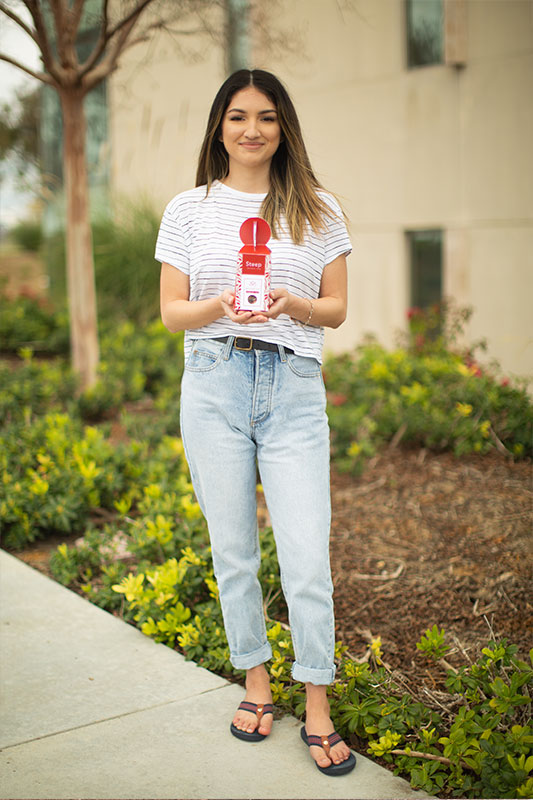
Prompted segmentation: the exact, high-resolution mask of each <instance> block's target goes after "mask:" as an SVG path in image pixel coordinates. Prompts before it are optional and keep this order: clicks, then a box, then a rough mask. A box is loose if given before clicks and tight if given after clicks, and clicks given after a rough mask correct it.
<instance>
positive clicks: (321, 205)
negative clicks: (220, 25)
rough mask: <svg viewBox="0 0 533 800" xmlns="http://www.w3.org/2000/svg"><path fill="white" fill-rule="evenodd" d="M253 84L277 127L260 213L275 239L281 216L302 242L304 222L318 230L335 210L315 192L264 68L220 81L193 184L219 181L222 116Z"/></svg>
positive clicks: (287, 101)
mask: <svg viewBox="0 0 533 800" xmlns="http://www.w3.org/2000/svg"><path fill="white" fill-rule="evenodd" d="M249 86H253V87H254V88H255V89H257V90H258V91H259V92H262V93H263V94H264V95H266V96H267V97H268V99H269V100H270V101H271V103H273V104H274V106H275V108H276V111H277V114H278V120H279V125H280V130H281V141H280V144H279V147H278V149H277V150H276V152H275V154H274V156H273V158H272V162H271V165H270V189H269V191H268V194H267V196H266V197H265V199H264V200H263V205H262V206H261V216H262V217H264V219H266V221H267V222H268V223H269V225H270V227H271V228H272V234H273V236H274V237H275V238H278V233H279V225H280V219H281V215H282V214H284V215H285V219H286V221H287V225H288V227H289V231H290V234H291V237H292V240H293V241H294V242H295V243H296V244H302V242H303V239H304V234H305V230H306V226H307V225H310V226H311V228H312V230H313V231H314V232H315V233H320V232H321V231H323V230H324V228H325V225H326V219H327V218H328V217H329V218H334V217H335V216H336V214H335V212H334V211H333V210H332V209H331V208H330V206H329V205H328V204H327V203H326V202H325V200H323V199H322V198H321V197H320V196H319V195H318V194H317V189H323V188H324V187H323V186H321V184H320V183H319V182H318V180H317V179H316V177H315V174H314V173H313V170H312V167H311V163H310V161H309V156H308V155H307V150H306V149H305V144H304V140H303V137H302V131H301V128H300V123H299V121H298V116H297V114H296V110H295V108H294V105H293V102H292V100H291V98H290V97H289V95H288V93H287V90H286V89H285V87H284V86H283V85H282V83H281V82H280V81H279V80H278V78H276V77H275V75H272V73H270V72H265V71H264V70H261V69H252V70H248V69H241V70H238V71H237V72H234V73H233V75H230V76H229V78H228V79H227V80H226V81H225V82H224V83H223V84H222V86H221V87H220V89H219V90H218V93H217V95H216V97H215V99H214V101H213V105H212V106H211V111H210V112H209V118H208V121H207V129H206V133H205V137H204V141H203V143H202V149H201V151H200V157H199V159H198V170H197V172H196V186H203V185H204V184H205V185H207V191H208V192H209V189H210V188H211V184H212V183H213V181H215V180H220V181H223V180H224V178H225V177H226V176H227V175H228V172H229V159H228V154H227V152H226V149H225V147H224V145H223V143H222V142H221V141H220V137H221V134H222V120H223V118H224V114H225V113H226V111H227V109H228V108H229V105H230V103H231V100H232V98H233V97H234V95H235V94H236V93H237V92H239V91H241V89H246V88H247V87H249Z"/></svg>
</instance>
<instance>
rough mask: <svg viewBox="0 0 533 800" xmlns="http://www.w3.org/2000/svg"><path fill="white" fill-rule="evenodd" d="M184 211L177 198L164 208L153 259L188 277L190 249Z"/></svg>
mask: <svg viewBox="0 0 533 800" xmlns="http://www.w3.org/2000/svg"><path fill="white" fill-rule="evenodd" d="M185 210H186V206H185V205H184V203H183V201H181V202H180V200H179V197H176V198H174V200H171V201H170V203H169V204H168V205H167V207H166V208H165V212H164V214H163V218H162V220H161V225H160V227H159V233H158V236H157V243H156V247H155V258H156V260H157V261H161V263H163V261H165V262H166V263H167V264H170V265H171V266H173V267H176V268H177V269H179V270H181V272H184V273H185V274H186V275H188V274H189V272H190V261H189V252H190V248H189V230H188V224H187V220H186V214H185Z"/></svg>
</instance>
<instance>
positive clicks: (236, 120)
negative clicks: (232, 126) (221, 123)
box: [230, 117, 243, 122]
mask: <svg viewBox="0 0 533 800" xmlns="http://www.w3.org/2000/svg"><path fill="white" fill-rule="evenodd" d="M242 119H243V117H230V121H231V122H240V121H241V120H242Z"/></svg>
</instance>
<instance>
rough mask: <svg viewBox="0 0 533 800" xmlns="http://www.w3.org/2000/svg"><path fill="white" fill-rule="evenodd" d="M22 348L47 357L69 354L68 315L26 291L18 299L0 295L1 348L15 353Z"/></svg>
mask: <svg viewBox="0 0 533 800" xmlns="http://www.w3.org/2000/svg"><path fill="white" fill-rule="evenodd" d="M21 347H31V348H32V350H34V351H39V352H43V353H47V354H58V353H67V352H68V350H69V324H68V314H67V312H66V311H56V310H55V309H54V308H53V306H52V305H51V304H50V303H49V302H48V301H47V300H45V299H44V298H41V297H37V296H34V295H32V294H28V293H27V292H26V293H25V294H21V295H19V296H18V297H17V298H15V299H12V298H8V297H7V296H6V294H5V293H4V292H0V349H1V350H2V351H3V352H7V353H16V352H17V351H18V350H19V349H20V348H21Z"/></svg>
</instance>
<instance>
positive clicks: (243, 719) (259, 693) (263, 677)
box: [233, 664, 273, 736]
mask: <svg viewBox="0 0 533 800" xmlns="http://www.w3.org/2000/svg"><path fill="white" fill-rule="evenodd" d="M244 700H245V701H246V702H247V703H254V704H255V705H257V706H259V707H262V706H265V705H266V704H267V703H272V693H271V691H270V678H269V675H268V672H267V671H266V669H265V667H264V665H263V664H261V665H260V666H258V667H254V668H253V669H249V670H248V671H247V672H246V696H245V698H244ZM272 721H273V717H272V714H271V713H265V714H264V715H263V716H261V719H260V720H259V723H258V721H257V714H255V713H254V712H253V711H246V710H244V709H242V708H239V709H237V713H236V714H235V716H234V717H233V725H234V726H235V728H237V730H239V731H242V732H243V733H254V732H257V733H260V734H261V735H262V736H268V735H269V733H270V731H271V730H272Z"/></svg>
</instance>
